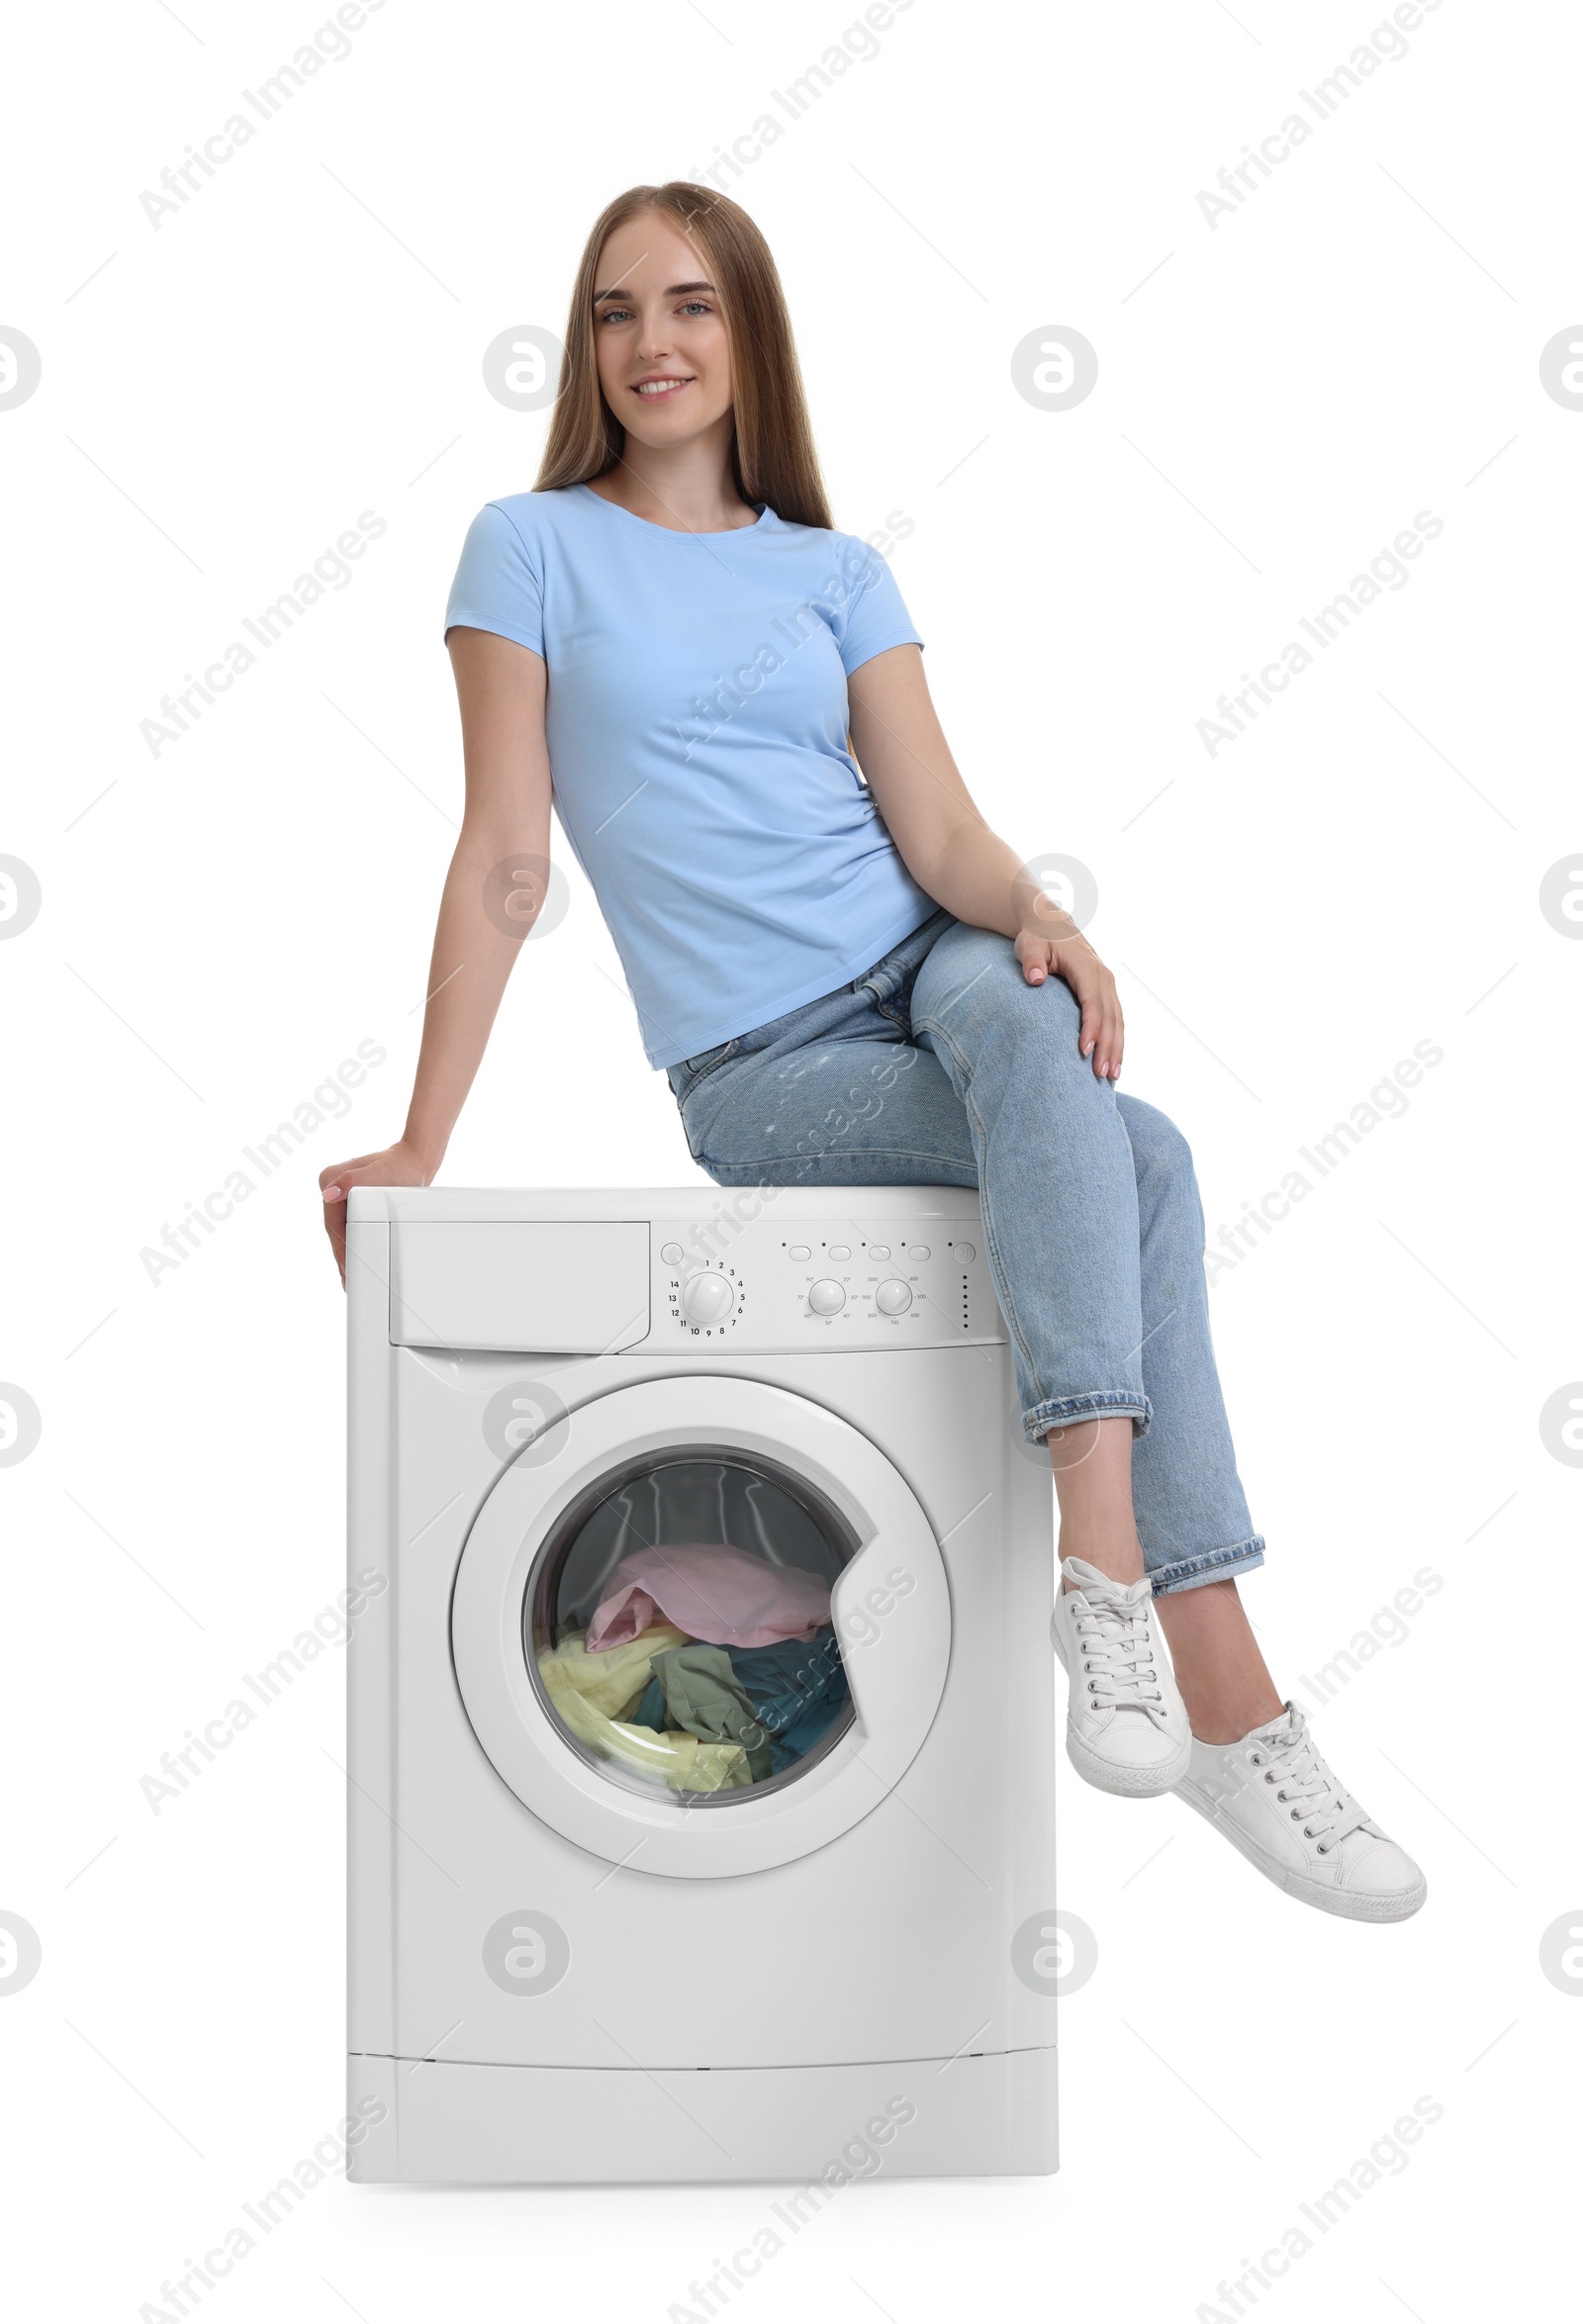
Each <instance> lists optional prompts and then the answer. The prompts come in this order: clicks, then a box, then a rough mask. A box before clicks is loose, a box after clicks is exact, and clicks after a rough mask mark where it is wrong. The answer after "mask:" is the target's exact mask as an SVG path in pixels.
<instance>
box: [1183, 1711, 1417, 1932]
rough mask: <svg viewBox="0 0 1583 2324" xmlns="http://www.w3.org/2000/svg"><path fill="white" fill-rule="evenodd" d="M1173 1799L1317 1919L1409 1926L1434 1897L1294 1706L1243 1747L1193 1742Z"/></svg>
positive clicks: (1245, 1739) (1259, 1729)
mask: <svg viewBox="0 0 1583 2324" xmlns="http://www.w3.org/2000/svg"><path fill="white" fill-rule="evenodd" d="M1176 1795H1177V1797H1178V1799H1182V1800H1185V1801H1186V1803H1187V1805H1188V1807H1189V1808H1196V1809H1197V1811H1198V1813H1199V1814H1200V1815H1202V1816H1205V1817H1207V1819H1208V1821H1209V1822H1211V1823H1212V1824H1213V1825H1214V1826H1215V1828H1216V1830H1217V1831H1220V1832H1223V1833H1224V1834H1225V1836H1226V1838H1227V1839H1228V1840H1230V1842H1231V1844H1232V1846H1233V1847H1234V1848H1240V1849H1241V1850H1242V1852H1243V1854H1244V1855H1245V1856H1246V1857H1247V1858H1248V1861H1249V1862H1250V1864H1257V1867H1258V1869H1259V1871H1260V1872H1261V1873H1263V1875H1264V1877H1265V1879H1266V1880H1272V1881H1273V1882H1274V1883H1275V1886H1276V1887H1277V1888H1278V1889H1284V1890H1285V1891H1286V1893H1287V1895H1288V1896H1290V1897H1296V1898H1298V1899H1300V1900H1301V1902H1302V1903H1303V1904H1305V1905H1317V1906H1318V1907H1319V1909H1320V1911H1321V1912H1340V1913H1343V1914H1345V1915H1346V1917H1347V1918H1348V1919H1349V1920H1406V1919H1407V1918H1408V1917H1409V1916H1410V1915H1411V1914H1412V1913H1414V1912H1416V1911H1417V1910H1418V1908H1419V1906H1420V1905H1422V1904H1423V1902H1424V1898H1425V1896H1426V1894H1427V1893H1428V1888H1429V1883H1428V1882H1427V1881H1426V1880H1425V1878H1424V1875H1423V1874H1422V1873H1421V1872H1420V1871H1419V1869H1418V1866H1417V1865H1416V1864H1415V1863H1414V1862H1413V1859H1412V1857H1411V1856H1409V1855H1408V1854H1407V1852H1406V1850H1405V1849H1403V1848H1399V1847H1398V1846H1397V1845H1396V1842H1395V1841H1394V1840H1390V1839H1387V1838H1386V1836H1385V1834H1384V1833H1383V1832H1382V1831H1381V1830H1380V1828H1379V1825H1378V1824H1377V1823H1375V1822H1374V1821H1373V1819H1372V1817H1370V1816H1369V1815H1368V1814H1367V1813H1366V1812H1365V1811H1364V1810H1363V1809H1361V1808H1360V1807H1359V1806H1358V1805H1357V1802H1356V1801H1355V1800H1354V1799H1353V1798H1352V1796H1351V1794H1350V1792H1347V1791H1344V1790H1343V1788H1342V1786H1341V1785H1340V1784H1339V1783H1338V1782H1337V1780H1336V1778H1335V1776H1334V1775H1332V1773H1331V1771H1330V1769H1329V1768H1328V1767H1327V1766H1326V1765H1325V1762H1324V1760H1323V1759H1322V1758H1321V1757H1320V1755H1319V1753H1318V1751H1317V1750H1316V1749H1315V1748H1314V1742H1313V1738H1312V1736H1311V1735H1310V1734H1309V1731H1308V1722H1307V1720H1305V1719H1304V1717H1303V1715H1302V1713H1301V1712H1300V1711H1299V1710H1298V1709H1297V1707H1296V1705H1295V1704H1292V1703H1288V1704H1287V1706H1286V1708H1285V1710H1284V1711H1283V1712H1282V1713H1281V1715H1280V1717H1279V1719H1272V1720H1269V1721H1268V1723H1267V1724H1266V1725H1264V1726H1259V1727H1255V1729H1254V1731H1253V1733H1252V1734H1251V1735H1244V1737H1243V1739H1242V1741H1241V1742H1240V1743H1201V1742H1199V1741H1198V1740H1197V1739H1196V1737H1195V1738H1194V1741H1193V1748H1192V1767H1191V1770H1190V1772H1189V1773H1188V1774H1186V1775H1184V1776H1183V1778H1182V1780H1181V1782H1180V1783H1178V1784H1177V1786H1176Z"/></svg>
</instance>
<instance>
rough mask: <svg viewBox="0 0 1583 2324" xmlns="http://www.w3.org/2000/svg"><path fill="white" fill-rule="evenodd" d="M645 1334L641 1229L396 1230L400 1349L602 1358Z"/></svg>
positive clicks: (530, 1224)
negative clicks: (495, 1350)
mask: <svg viewBox="0 0 1583 2324" xmlns="http://www.w3.org/2000/svg"><path fill="white" fill-rule="evenodd" d="M648 1329H649V1229H648V1223H647V1221H646V1220H635V1219H633V1220H627V1219H602V1220H600V1221H599V1222H598V1223H597V1224H589V1223H583V1222H580V1221H560V1220H557V1221H554V1222H551V1221H549V1220H536V1219H535V1220H510V1221H502V1220H482V1219H481V1220H469V1221H461V1220H443V1221H440V1220H420V1221H419V1220H402V1221H400V1222H398V1223H396V1224H395V1225H393V1226H392V1228H391V1291H390V1336H391V1340H392V1343H393V1344H394V1345H395V1346H397V1347H401V1348H500V1349H505V1350H512V1351H514V1350H518V1349H519V1350H521V1351H522V1352H524V1353H526V1352H528V1351H534V1350H543V1351H545V1352H554V1353H559V1354H566V1355H599V1354H605V1353H610V1352H613V1351H614V1350H615V1349H617V1348H630V1347H632V1346H634V1345H635V1344H636V1342H638V1341H639V1340H642V1339H645V1338H646V1337H647V1335H648Z"/></svg>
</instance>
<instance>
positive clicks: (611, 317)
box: [600, 307, 632, 323]
mask: <svg viewBox="0 0 1583 2324" xmlns="http://www.w3.org/2000/svg"><path fill="white" fill-rule="evenodd" d="M631 320H632V311H631V309H630V308H629V307H606V308H605V312H604V314H603V315H602V316H601V317H600V321H601V323H630V322H631Z"/></svg>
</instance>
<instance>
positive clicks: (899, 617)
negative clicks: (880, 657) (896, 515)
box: [835, 538, 923, 678]
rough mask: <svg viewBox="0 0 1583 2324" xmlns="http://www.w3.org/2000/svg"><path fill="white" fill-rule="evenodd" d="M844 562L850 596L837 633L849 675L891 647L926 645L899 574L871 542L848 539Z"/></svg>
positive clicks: (844, 543)
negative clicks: (903, 596)
mask: <svg viewBox="0 0 1583 2324" xmlns="http://www.w3.org/2000/svg"><path fill="white" fill-rule="evenodd" d="M840 565H841V576H842V579H843V580H844V581H845V583H846V585H847V598H846V603H845V604H844V606H843V608H842V614H841V618H840V620H839V622H838V623H837V625H836V632H835V636H836V643H837V645H838V646H839V647H840V649H841V661H842V666H843V667H844V669H845V671H846V674H847V676H848V677H849V678H850V677H851V676H852V673H853V671H854V670H858V669H861V668H862V666H863V664H864V663H865V662H872V661H873V660H874V657H875V655H876V654H883V653H885V652H886V651H887V650H888V648H889V647H891V646H898V645H915V646H921V645H922V643H923V640H922V638H921V637H920V636H919V635H918V632H917V631H916V630H915V629H914V628H913V626H912V618H911V615H910V614H909V613H908V611H907V608H906V606H905V605H904V604H902V601H901V592H900V590H899V589H897V587H896V582H895V576H894V574H893V573H892V572H891V570H890V568H889V566H888V565H887V564H886V563H885V559H884V558H883V557H882V556H881V555H880V553H879V551H878V550H877V549H873V548H871V547H870V546H869V544H868V543H867V541H861V540H854V539H851V538H844V539H843V540H842V543H841V558H840Z"/></svg>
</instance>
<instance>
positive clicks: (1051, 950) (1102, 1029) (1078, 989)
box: [1015, 897, 1126, 1081]
mask: <svg viewBox="0 0 1583 2324" xmlns="http://www.w3.org/2000/svg"><path fill="white" fill-rule="evenodd" d="M1035 911H1036V914H1037V925H1036V926H1034V927H1027V926H1025V927H1023V928H1022V929H1021V930H1020V931H1019V932H1018V934H1017V937H1016V939H1015V950H1016V955H1017V958H1018V960H1019V961H1020V962H1021V963H1022V973H1023V976H1024V977H1025V978H1026V979H1027V981H1028V982H1029V983H1030V984H1043V983H1045V982H1047V981H1048V979H1049V978H1050V977H1052V976H1059V977H1060V978H1061V980H1062V982H1063V983H1064V984H1067V985H1070V986H1071V990H1072V992H1073V993H1074V994H1075V996H1076V1000H1077V1004H1078V1007H1079V1008H1080V1010H1081V1012H1082V1015H1081V1022H1080V1023H1079V1025H1078V1028H1077V1047H1078V1049H1079V1050H1080V1051H1081V1053H1082V1055H1083V1056H1084V1057H1091V1058H1092V1059H1093V1067H1094V1071H1095V1073H1096V1074H1097V1075H1098V1077H1099V1079H1100V1080H1101V1081H1114V1080H1115V1079H1116V1077H1117V1075H1118V1074H1119V1073H1120V1071H1121V1053H1122V1050H1123V1048H1124V1047H1125V1044H1126V1027H1125V1025H1124V1024H1123V1022H1122V1015H1121V999H1120V996H1119V995H1118V993H1117V991H1116V979H1115V977H1114V976H1112V975H1111V974H1110V971H1109V970H1108V969H1107V968H1106V967H1105V964H1104V962H1103V961H1102V960H1101V959H1100V958H1099V955H1098V954H1097V953H1096V952H1095V950H1094V948H1093V946H1092V945H1091V944H1090V943H1089V942H1088V939H1087V937H1086V936H1084V935H1083V933H1082V931H1081V930H1080V929H1079V928H1078V926H1077V923H1076V921H1075V920H1074V919H1073V918H1072V917H1071V913H1070V912H1064V911H1061V910H1059V909H1058V908H1057V906H1056V905H1054V904H1052V903H1051V902H1050V900H1049V898H1048V897H1042V898H1040V899H1039V901H1038V902H1037V904H1036V905H1035Z"/></svg>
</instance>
